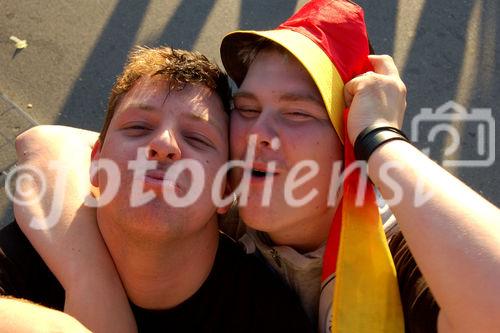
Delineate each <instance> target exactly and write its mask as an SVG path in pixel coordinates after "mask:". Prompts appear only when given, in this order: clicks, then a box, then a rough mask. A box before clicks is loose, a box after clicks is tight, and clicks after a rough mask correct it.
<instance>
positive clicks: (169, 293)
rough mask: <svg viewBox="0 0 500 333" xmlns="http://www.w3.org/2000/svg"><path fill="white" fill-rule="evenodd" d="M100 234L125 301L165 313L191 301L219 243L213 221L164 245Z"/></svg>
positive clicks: (112, 233) (118, 232) (111, 233)
mask: <svg viewBox="0 0 500 333" xmlns="http://www.w3.org/2000/svg"><path fill="white" fill-rule="evenodd" d="M107 225H109V224H107ZM101 233H102V234H103V237H104V239H105V241H106V245H107V246H108V249H109V251H110V253H111V256H112V258H113V261H114V262H115V265H116V269H117V271H118V273H119V275H120V278H121V280H122V283H123V286H124V288H125V291H126V292H127V295H128V297H129V299H130V300H131V301H132V302H133V303H134V304H135V305H137V306H139V307H142V308H146V309H169V308H172V307H175V306H177V305H179V304H180V303H182V302H184V301H185V300H187V299H188V298H189V297H191V296H192V295H193V294H194V293H195V292H196V291H197V290H198V289H199V288H200V287H201V285H202V284H203V283H204V282H205V280H206V279H207V277H208V275H209V274H210V271H211V269H212V266H213V263H214V260H215V256H216V253H217V246H218V240H219V233H218V229H217V223H216V222H215V221H211V222H209V223H207V225H206V226H205V227H204V228H203V229H202V230H200V231H199V232H197V233H195V234H193V235H190V236H189V237H185V238H179V239H172V240H168V241H154V240H153V241H151V240H145V239H132V238H133V237H130V235H126V234H124V233H123V232H122V230H119V229H113V230H106V232H103V230H102V228H101Z"/></svg>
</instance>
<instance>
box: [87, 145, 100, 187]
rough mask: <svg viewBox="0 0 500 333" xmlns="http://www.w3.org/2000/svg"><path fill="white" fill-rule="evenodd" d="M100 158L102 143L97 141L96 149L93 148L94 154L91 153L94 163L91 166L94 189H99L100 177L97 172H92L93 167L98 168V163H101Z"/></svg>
mask: <svg viewBox="0 0 500 333" xmlns="http://www.w3.org/2000/svg"><path fill="white" fill-rule="evenodd" d="M99 158H101V141H100V140H97V141H96V142H95V144H94V147H92V152H91V153H90V160H91V162H93V164H92V165H91V166H90V170H89V172H90V183H91V184H92V186H94V187H99V177H98V176H97V172H92V171H93V166H94V167H95V166H97V164H96V163H97V162H98V161H99Z"/></svg>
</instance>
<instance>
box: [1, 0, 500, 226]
mask: <svg viewBox="0 0 500 333" xmlns="http://www.w3.org/2000/svg"><path fill="white" fill-rule="evenodd" d="M305 2H306V1H304V0H301V1H290V0H289V1H285V0H272V1H264V0H242V1H230V0H219V1H215V0H197V1H189V0H171V1H160V0H150V1H148V0H129V1H125V0H122V1H117V0H87V1H75V0H52V1H42V0H29V1H28V0H3V1H2V3H1V5H0V7H1V10H0V94H1V95H0V171H2V175H1V176H0V183H1V185H2V186H3V183H4V182H5V178H6V171H7V170H8V169H9V168H11V166H12V165H13V163H14V162H15V158H14V150H13V139H14V138H15V136H16V135H17V134H18V133H20V132H21V131H23V130H25V129H26V128H29V127H30V126H32V125H33V124H64V125H71V126H78V127H83V128H87V129H92V130H99V129H100V126H101V123H102V120H103V117H104V111H105V106H106V99H107V96H108V92H109V90H110V87H111V85H112V83H113V80H114V78H115V76H116V75H117V74H118V73H119V72H120V70H121V67H122V65H123V63H124V61H125V58H126V54H127V52H128V51H129V50H130V49H131V48H132V47H133V46H134V45H136V44H141V45H150V46H154V45H160V44H169V45H172V46H175V47H180V48H186V49H197V50H199V51H201V52H203V53H205V54H207V55H208V56H209V57H210V58H212V59H215V60H216V61H218V62H219V63H220V60H219V55H218V46H219V42H220V40H221V38H222V37H223V36H224V35H225V33H227V32H229V31H231V30H235V29H240V28H241V29H250V28H251V29H268V28H273V27H275V26H276V25H278V24H279V23H280V22H282V21H283V20H284V19H286V18H287V17H288V16H290V15H291V14H292V13H293V12H295V10H296V9H297V8H298V7H300V6H301V5H302V4H304V3H305ZM358 2H359V3H360V4H361V5H362V6H363V7H364V8H365V12H366V19H367V24H368V31H369V35H370V38H371V40H372V43H373V45H374V47H375V49H376V51H377V53H387V54H390V55H393V56H394V58H395V60H396V63H397V65H398V67H399V69H400V73H401V75H402V77H403V80H404V81H405V83H406V84H407V87H408V92H409V94H408V111H407V116H406V120H405V126H404V129H405V131H406V132H407V133H409V134H411V135H412V137H413V139H414V141H415V144H416V145H417V146H418V147H419V148H422V149H425V148H430V149H429V153H430V156H431V157H432V158H433V159H435V160H436V161H437V162H438V163H441V164H443V163H444V164H445V165H446V166H447V169H448V170H449V171H450V172H452V173H453V174H455V175H457V176H458V177H460V178H461V179H462V180H463V181H464V182H465V183H467V184H468V185H469V186H471V187H472V188H474V189H475V190H477V191H479V192H480V193H481V194H482V195H484V196H485V197H486V198H488V199H489V200H491V201H493V202H494V203H495V204H496V205H499V204H500V182H499V179H500V168H499V167H498V162H495V161H494V158H495V155H499V148H498V145H496V147H495V142H496V139H495V136H494V134H495V131H496V133H499V131H498V125H497V124H495V122H494V120H495V117H497V114H498V112H497V111H498V110H500V99H499V98H498V97H499V95H500V65H499V62H500V60H499V59H500V56H499V55H500V51H499V48H500V4H499V3H498V1H497V0H475V1H471V0H466V1H454V2H453V5H451V3H450V2H449V1H437V0H399V1H397V0H384V1H368V0H363V1H358ZM11 35H14V36H17V37H18V38H20V39H23V40H27V42H28V47H27V48H26V49H23V50H21V51H19V52H16V51H15V46H14V43H13V42H11V41H10V40H9V37H10V36H11ZM449 101H454V102H455V103H458V104H450V103H448V104H445V103H447V102H449ZM443 105H444V107H443V108H440V107H441V106H443ZM460 105H462V106H463V108H461V107H460ZM422 108H426V109H430V110H428V112H431V113H427V114H426V115H425V116H420V117H419V114H421V111H422ZM477 108H481V110H479V111H473V109H477ZM485 108H487V109H490V110H491V111H490V112H491V116H488V110H484V109H485ZM424 112H426V111H424ZM436 114H440V115H441V116H437V117H436ZM412 124H413V125H414V127H413V128H412ZM440 124H441V125H442V126H441V127H436V126H437V125H440ZM446 124H452V125H453V126H454V128H455V129H456V132H457V133H456V134H458V140H459V141H457V140H456V139H457V138H454V137H453V135H452V134H453V133H451V134H450V133H449V131H448V132H447V131H444V130H443V128H447V127H446V126H444V127H443V125H446ZM492 134H493V135H492ZM499 135H500V134H499ZM499 156H500V155H499ZM464 161H469V162H466V163H464ZM464 164H469V166H464ZM470 164H473V165H475V166H470ZM0 217H1V220H0V224H2V223H5V222H7V221H9V220H11V218H12V211H11V209H10V208H9V204H8V200H7V198H6V195H5V193H4V191H3V190H2V191H0Z"/></svg>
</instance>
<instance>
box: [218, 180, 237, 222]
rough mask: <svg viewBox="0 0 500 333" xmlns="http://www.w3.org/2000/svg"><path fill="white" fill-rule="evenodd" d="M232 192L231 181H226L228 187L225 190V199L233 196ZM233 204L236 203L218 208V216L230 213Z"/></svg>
mask: <svg viewBox="0 0 500 333" xmlns="http://www.w3.org/2000/svg"><path fill="white" fill-rule="evenodd" d="M231 192H232V188H231V185H229V181H226V187H225V188H224V197H227V196H229V195H232V194H231ZM233 203H234V201H233V202H231V203H230V204H228V205H226V206H224V207H218V208H217V214H220V215H224V214H226V213H227V212H228V211H229V209H230V208H231V207H232V206H233Z"/></svg>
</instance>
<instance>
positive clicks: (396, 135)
mask: <svg viewBox="0 0 500 333" xmlns="http://www.w3.org/2000/svg"><path fill="white" fill-rule="evenodd" d="M395 140H399V141H405V142H407V143H409V142H410V141H409V140H408V138H407V137H406V135H405V134H404V133H403V132H402V131H401V130H399V129H398V128H396V127H392V126H380V125H372V126H368V127H367V128H365V129H364V130H363V131H361V132H360V133H359V134H358V136H357V137H356V140H355V141H354V154H355V156H356V159H357V160H362V161H366V162H368V160H369V158H370V156H371V155H372V154H373V153H374V152H375V151H376V150H377V149H378V148H380V147H381V146H382V145H384V144H386V143H388V142H391V141H395Z"/></svg>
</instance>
